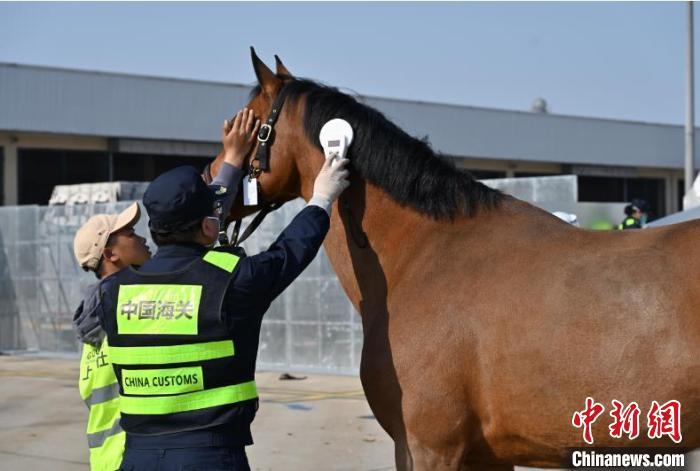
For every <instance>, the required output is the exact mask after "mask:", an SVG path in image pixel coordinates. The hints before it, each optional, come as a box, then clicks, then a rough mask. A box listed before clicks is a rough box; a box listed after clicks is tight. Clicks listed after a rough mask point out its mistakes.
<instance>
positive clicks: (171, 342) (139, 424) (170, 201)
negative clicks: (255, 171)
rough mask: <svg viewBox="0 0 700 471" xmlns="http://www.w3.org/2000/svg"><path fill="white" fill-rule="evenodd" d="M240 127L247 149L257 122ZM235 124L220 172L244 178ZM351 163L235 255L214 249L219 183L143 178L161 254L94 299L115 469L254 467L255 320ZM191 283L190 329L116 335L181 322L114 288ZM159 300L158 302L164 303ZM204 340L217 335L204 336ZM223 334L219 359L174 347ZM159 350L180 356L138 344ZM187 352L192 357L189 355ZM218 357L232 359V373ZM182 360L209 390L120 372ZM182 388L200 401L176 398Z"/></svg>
mask: <svg viewBox="0 0 700 471" xmlns="http://www.w3.org/2000/svg"><path fill="white" fill-rule="evenodd" d="M251 116H252V114H251ZM246 121H248V120H247V119H246ZM244 127H245V129H246V133H244V134H245V138H246V139H249V143H250V145H251V146H252V142H253V137H254V136H255V134H256V131H257V125H256V126H255V129H253V127H249V126H244ZM229 128H231V131H230V132H228V129H229ZM237 128H240V126H238V127H237V126H235V125H234V126H231V125H230V124H225V125H224V130H223V133H222V134H223V136H222V140H223V144H224V149H225V151H226V154H227V158H226V162H228V164H227V165H229V167H227V170H224V171H227V172H231V173H232V174H235V175H236V178H237V179H240V177H241V176H242V172H241V170H240V169H241V166H242V164H243V158H244V157H245V155H246V154H247V152H248V151H249V149H250V146H248V147H247V148H246V149H244V150H245V152H243V153H242V154H241V155H237V156H234V155H231V156H229V153H232V152H233V150H232V149H233V148H234V147H235V146H234V143H235V142H236V137H235V136H232V134H235V133H236V131H234V129H237ZM239 138H240V135H239ZM247 142H248V141H247ZM234 157H235V158H234ZM333 160H335V161H333ZM347 164H348V160H347V159H330V160H327V161H326V162H325V163H324V165H323V167H322V168H321V170H320V172H319V174H318V176H317V178H316V180H315V183H314V191H313V196H312V198H311V199H310V200H309V201H308V203H307V205H306V206H305V207H304V209H302V210H301V211H300V212H299V213H298V214H297V215H296V217H295V218H294V219H293V220H292V222H291V223H290V224H289V225H288V226H287V227H286V228H285V229H284V230H283V231H282V233H281V234H280V235H279V237H278V238H277V239H276V240H275V241H274V242H273V243H272V245H270V247H269V248H268V249H267V250H266V251H264V252H262V253H259V254H257V255H253V256H249V257H240V258H239V257H237V256H235V255H232V254H229V253H225V252H215V251H213V250H211V249H210V247H212V246H213V245H214V243H215V242H216V240H217V237H218V234H219V218H218V217H217V216H216V209H215V207H216V206H217V204H219V202H217V200H218V199H220V198H224V201H225V202H224V208H227V207H228V205H230V202H231V200H232V195H231V194H230V192H229V191H226V188H222V187H209V186H207V185H206V184H205V183H204V181H203V179H202V177H201V176H200V174H199V173H198V172H197V171H196V169H194V168H193V167H188V166H184V167H178V168H176V169H173V170H171V171H169V172H166V173H164V174H162V175H160V176H159V177H158V178H156V179H155V180H154V181H153V182H152V183H151V184H150V185H149V187H148V189H147V190H146V193H145V194H144V197H143V205H144V207H145V208H146V211H147V213H148V216H149V218H150V220H149V223H148V224H149V229H150V231H151V235H152V238H153V240H154V242H155V243H156V245H157V246H158V251H157V253H156V254H155V255H154V256H153V257H152V258H151V259H150V260H149V261H147V262H145V263H144V264H143V265H142V266H141V267H140V268H138V269H135V268H127V269H125V270H122V271H121V272H118V273H116V274H114V275H112V276H111V277H109V278H108V279H106V280H105V281H104V282H103V284H102V287H103V289H102V301H101V305H100V308H101V309H100V323H101V324H102V325H103V327H104V329H105V331H106V332H107V336H108V340H109V344H110V352H113V351H114V362H113V364H114V368H115V373H116V375H117V377H118V379H119V381H120V388H121V389H120V394H122V396H121V401H120V407H123V408H122V409H121V413H122V419H121V426H122V428H123V429H124V430H125V431H126V450H125V454H124V460H123V463H122V469H124V470H135V471H136V470H156V469H158V470H170V469H173V470H176V469H177V470H179V469H208V470H220V469H232V470H245V471H248V470H249V469H250V467H249V464H248V460H247V456H246V452H245V447H246V446H248V445H252V444H253V438H252V435H251V432H250V425H251V423H252V421H253V419H254V417H255V413H256V411H257V409H258V400H257V392H256V390H255V385H254V374H255V362H256V357H257V350H258V343H259V336H260V328H261V323H262V318H263V315H264V314H265V312H266V311H267V309H268V308H269V306H270V304H271V303H272V301H273V300H274V299H275V298H276V297H277V296H278V295H279V294H280V293H282V291H284V289H285V288H287V287H288V286H289V285H290V284H291V283H292V281H294V279H295V278H296V277H297V276H299V274H301V272H302V271H303V270H304V269H305V268H306V267H307V266H308V265H309V263H310V262H311V261H312V260H313V258H314V257H315V256H316V254H317V253H318V250H319V248H320V247H321V244H322V242H323V239H324V238H325V236H326V234H327V232H328V229H329V226H330V213H331V207H332V204H333V202H334V201H335V200H336V199H337V198H338V197H339V195H340V194H341V193H342V192H343V190H345V188H347V187H348V185H349V184H350V183H349V179H348V177H349V171H348V170H347V168H346V166H347ZM230 167H233V168H230ZM222 170H223V169H222ZM237 183H238V181H235V182H234V184H231V185H230V187H229V188H237V186H238V185H237ZM212 252H213V253H212ZM222 257H223V258H222ZM226 257H228V258H226ZM206 262H209V263H206ZM149 283H152V285H149ZM192 284H199V285H201V289H202V295H201V296H202V299H201V302H200V303H199V313H198V316H199V324H198V328H199V331H198V333H197V335H192V336H189V337H187V336H183V335H179V336H178V335H166V334H161V332H163V331H162V330H156V331H154V332H147V333H150V334H151V335H133V331H130V332H131V334H132V335H125V334H124V332H125V330H124V329H122V330H121V331H120V328H122V325H126V324H127V323H131V324H134V323H137V322H143V324H140V325H150V324H148V323H156V322H161V324H159V326H160V327H158V328H159V329H162V328H163V326H165V327H167V326H169V325H175V324H173V323H172V322H174V321H175V320H177V319H173V316H172V315H170V316H169V320H166V321H163V320H160V321H158V320H154V318H156V319H157V317H158V315H155V316H154V312H155V311H153V310H151V309H149V311H148V316H149V319H144V320H143V321H139V320H138V319H139V317H140V316H141V314H143V309H142V310H141V311H139V314H138V316H137V314H136V311H135V309H136V304H135V303H132V301H128V306H129V309H130V310H129V313H128V314H129V315H128V316H124V315H123V314H124V310H125V308H126V306H127V304H124V301H123V299H122V297H121V295H122V292H120V289H122V290H123V292H126V289H125V288H134V286H137V287H138V286H146V287H148V286H157V287H161V286H166V288H167V287H168V286H175V287H176V288H177V287H178V285H180V286H181V287H187V286H189V285H192ZM158 302H160V303H161V304H165V303H166V302H167V301H158ZM142 303H143V301H142ZM146 304H147V305H149V306H153V305H154V304H155V301H153V302H152V301H146ZM188 304H189V303H188ZM180 305H182V303H180ZM188 309H189V310H188V311H187V312H186V313H185V314H186V315H187V317H184V316H179V315H178V316H176V317H181V319H180V320H178V322H180V321H183V322H187V320H188V319H191V317H192V316H193V315H195V314H194V311H193V310H192V306H191V305H190V307H189V308H188ZM120 310H121V314H120ZM170 314H172V313H170ZM120 316H121V317H120ZM127 317H128V319H127ZM168 322H171V324H168ZM134 325H135V324H134ZM153 325H155V324H153ZM182 325H185V324H184V323H183V324H182ZM139 328H140V327H139ZM212 339H214V340H217V341H214V342H211V341H210V340H212ZM224 339H226V340H228V339H230V340H229V343H231V352H230V357H225V358H221V359H218V360H215V361H212V360H210V359H209V357H206V358H203V359H202V358H199V359H197V358H194V357H192V358H188V359H186V360H183V358H184V357H183V356H182V355H185V356H187V355H190V354H191V353H192V351H191V350H192V347H193V345H194V347H198V346H208V345H212V347H211V348H212V349H214V348H216V349H219V348H221V347H220V346H221V344H222V343H223V344H226V341H223V342H222V340H224ZM185 343H186V344H187V345H184V344H185ZM234 346H235V352H234ZM183 348H184V350H182V349H183ZM144 349H145V350H144ZM148 349H151V350H148ZM159 349H160V350H159ZM163 349H166V351H172V352H176V355H177V358H179V360H178V361H175V360H174V359H173V360H172V361H171V360H169V359H168V357H167V356H166V355H165V354H163V355H161V358H158V359H156V357H157V356H158V355H159V353H155V354H154V355H153V356H151V357H150V358H151V359H149V355H144V354H143V352H144V351H145V352H150V351H154V352H162V351H163ZM167 349H171V350H167ZM173 349H175V350H173ZM212 351H213V350H212ZM133 352H137V353H133ZM200 353H201V352H200ZM204 353H205V354H208V353H207V352H204ZM139 355H140V357H139ZM216 355H217V354H212V355H211V356H212V357H215V356H216ZM144 357H145V358H144ZM190 360H191V361H193V362H194V363H186V362H187V361H190ZM197 361H199V363H197ZM139 362H140V364H137V363H139ZM148 363H158V365H155V366H154V365H153V364H148ZM163 363H170V365H163ZM134 364H136V366H134ZM221 365H229V366H230V369H226V368H227V367H224V366H221ZM178 368H179V369H180V370H179V371H183V370H187V372H188V373H190V374H189V376H188V377H187V378H185V379H186V380H187V382H188V386H187V387H188V388H190V389H188V390H187V391H192V390H193V389H198V385H199V384H201V383H203V384H204V388H205V389H204V390H203V391H195V392H186V393H184V394H179V393H177V392H176V389H173V388H177V387H184V386H177V385H178V384H180V383H178V382H177V381H175V380H174V379H173V380H172V381H169V382H167V383H164V382H163V381H162V380H161V381H159V383H158V384H159V385H160V387H161V389H160V390H159V391H156V392H155V393H148V392H143V390H144V389H147V387H148V386H149V384H148V383H147V382H145V383H144V382H143V380H140V381H141V382H138V381H134V380H133V379H131V378H126V377H127V375H134V372H137V373H141V376H140V377H141V378H143V377H144V376H146V377H152V378H156V379H157V376H158V375H162V374H164V373H162V372H163V371H168V372H175V373H168V375H170V376H169V377H170V378H171V379H172V378H175V379H178V377H177V371H178ZM197 368H201V370H199V371H200V373H201V371H204V373H203V380H202V381H199V380H198V378H197V374H198V373H197V371H198V370H197ZM144 370H145V372H146V373H147V374H145V375H144V374H143V373H144ZM193 371H194V373H192V372H193ZM207 375H209V376H207ZM125 378H126V379H127V380H126V381H124V379H125ZM181 382H182V381H181ZM153 383H154V381H152V383H151V385H152V384H153ZM135 384H136V385H138V387H140V388H141V390H140V392H137V393H135V394H134V395H131V393H130V392H128V391H127V389H128V388H133V387H136V386H134V385H135ZM164 384H165V386H163V385H164ZM212 385H213V386H212ZM163 387H165V389H163ZM210 388H212V389H210ZM199 389H202V387H199ZM222 390H226V391H233V393H232V394H233V396H230V397H229V396H227V397H228V399H227V398H224V399H223V400H222V399H221V397H218V396H212V394H218V392H219V391H222ZM174 391H175V393H174ZM143 394H146V395H145V396H144V395H143ZM147 394H156V396H148V395H147ZM157 394H169V395H160V396H157ZM189 396H192V397H194V396H196V397H198V398H203V399H201V400H200V399H197V400H195V401H189V402H187V401H180V400H179V398H180V397H183V398H184V397H189ZM212 397H214V399H212ZM231 397H233V399H231ZM153 399H155V400H156V402H154V401H153ZM207 401H209V402H207ZM211 401H215V402H211ZM216 401H218V402H216ZM173 404H175V406H173ZM171 406H172V407H174V408H171Z"/></svg>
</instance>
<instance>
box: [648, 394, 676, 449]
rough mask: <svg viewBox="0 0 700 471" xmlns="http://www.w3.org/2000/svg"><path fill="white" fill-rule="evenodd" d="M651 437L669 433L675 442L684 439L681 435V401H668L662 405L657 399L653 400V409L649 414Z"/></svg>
mask: <svg viewBox="0 0 700 471" xmlns="http://www.w3.org/2000/svg"><path fill="white" fill-rule="evenodd" d="M647 424H648V426H649V432H648V433H647V436H648V437H649V438H661V437H663V436H664V435H668V436H669V437H670V438H671V440H673V441H674V442H675V443H680V442H681V440H682V439H683V437H682V435H681V403H680V402H678V401H668V402H667V403H665V404H664V405H662V406H659V403H658V402H656V401H652V402H651V409H650V410H649V414H647Z"/></svg>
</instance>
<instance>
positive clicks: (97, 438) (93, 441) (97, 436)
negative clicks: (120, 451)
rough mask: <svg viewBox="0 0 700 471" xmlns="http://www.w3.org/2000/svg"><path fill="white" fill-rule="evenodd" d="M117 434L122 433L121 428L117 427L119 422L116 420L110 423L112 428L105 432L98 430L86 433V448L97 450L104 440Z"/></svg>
mask: <svg viewBox="0 0 700 471" xmlns="http://www.w3.org/2000/svg"><path fill="white" fill-rule="evenodd" d="M119 432H122V428H121V426H120V425H119V420H118V419H117V420H115V421H114V423H112V427H111V428H108V429H107V430H100V431H99V432H95V433H88V436H87V437H88V446H89V447H90V448H99V447H101V446H102V445H104V443H105V440H107V439H108V438H109V437H111V436H112V435H116V434H118V433H119Z"/></svg>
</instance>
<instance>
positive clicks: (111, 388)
mask: <svg viewBox="0 0 700 471" xmlns="http://www.w3.org/2000/svg"><path fill="white" fill-rule="evenodd" d="M115 379H116V378H115ZM116 397H119V383H117V382H116V381H115V382H114V383H112V384H108V385H107V386H102V387H101V388H97V389H93V390H92V393H90V395H89V396H88V397H86V398H85V399H84V401H85V404H87V406H88V407H91V406H92V405H93V404H100V403H102V402H107V401H111V400H112V399H114V398H116Z"/></svg>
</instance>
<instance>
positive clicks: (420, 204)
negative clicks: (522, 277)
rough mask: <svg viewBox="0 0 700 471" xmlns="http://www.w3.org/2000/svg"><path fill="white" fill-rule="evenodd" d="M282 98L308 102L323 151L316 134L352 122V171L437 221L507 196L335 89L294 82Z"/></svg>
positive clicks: (308, 128) (307, 123)
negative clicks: (338, 121)
mask: <svg viewBox="0 0 700 471" xmlns="http://www.w3.org/2000/svg"><path fill="white" fill-rule="evenodd" d="M282 93H284V94H285V95H286V100H289V101H290V102H295V101H297V100H298V99H300V98H302V97H303V98H306V106H305V112H304V131H305V132H306V135H307V137H308V138H309V139H310V140H311V142H313V143H315V144H316V146H318V148H319V149H320V148H321V145H320V143H319V140H318V135H319V132H320V131H321V127H322V126H323V125H324V124H325V123H326V122H327V121H329V120H330V119H333V118H342V119H344V120H346V121H348V122H349V123H350V125H351V126H352V128H353V131H354V138H353V141H352V144H351V146H350V149H349V151H348V158H349V159H350V162H351V166H352V168H353V169H354V170H355V171H357V172H359V174H360V175H361V176H362V177H364V178H365V179H366V180H367V181H369V182H371V183H372V184H374V185H376V186H378V187H380V188H382V189H384V191H386V192H387V193H388V194H389V195H390V196H391V197H392V198H393V199H394V200H396V201H397V202H398V203H400V204H402V205H407V206H410V207H411V208H413V209H415V210H416V211H418V212H420V213H422V214H425V215H427V216H429V217H432V218H434V219H454V218H455V217H456V216H459V215H462V214H466V215H472V214H474V213H475V212H476V211H477V210H478V209H479V208H493V207H495V206H497V205H498V203H499V202H500V201H501V199H502V197H503V194H502V193H501V192H500V191H497V190H493V189H491V188H489V187H487V186H486V185H484V184H482V183H481V182H479V181H477V180H475V179H474V177H472V175H471V174H470V173H469V172H467V171H465V170H461V169H458V168H457V167H456V166H455V165H454V163H453V162H452V161H450V160H448V159H447V158H446V157H443V156H441V155H439V154H437V153H435V152H434V151H433V150H432V149H431V148H430V145H429V144H428V143H427V142H426V141H424V140H420V139H416V138H414V137H411V136H409V135H408V134H406V133H405V132H404V131H403V130H402V129H400V128H399V127H398V126H396V125H395V124H394V123H392V122H391V121H389V120H388V119H387V118H386V117H385V116H384V115H383V114H382V113H380V112H379V111H377V110H375V109H373V108H370V107H369V106H367V105H364V104H361V103H359V102H358V101H357V100H355V98H353V97H351V96H349V95H346V94H344V93H341V92H339V91H338V90H337V89H336V88H332V87H328V86H324V85H321V84H318V83H316V82H313V81H310V80H300V79H293V80H292V81H290V82H288V83H287V84H286V85H285V86H284V88H283V89H282Z"/></svg>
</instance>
